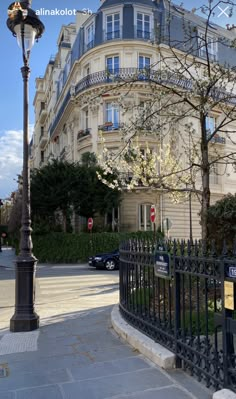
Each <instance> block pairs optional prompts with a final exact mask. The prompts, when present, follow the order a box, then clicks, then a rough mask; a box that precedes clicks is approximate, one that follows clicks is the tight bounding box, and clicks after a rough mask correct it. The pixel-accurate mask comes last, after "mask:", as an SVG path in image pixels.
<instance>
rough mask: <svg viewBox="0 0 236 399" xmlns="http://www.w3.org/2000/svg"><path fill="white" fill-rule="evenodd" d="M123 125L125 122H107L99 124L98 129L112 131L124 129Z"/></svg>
mask: <svg viewBox="0 0 236 399" xmlns="http://www.w3.org/2000/svg"><path fill="white" fill-rule="evenodd" d="M123 126H124V124H123V123H113V122H105V123H104V124H103V125H99V126H98V130H102V131H103V132H110V131H114V130H119V129H122V128H123Z"/></svg>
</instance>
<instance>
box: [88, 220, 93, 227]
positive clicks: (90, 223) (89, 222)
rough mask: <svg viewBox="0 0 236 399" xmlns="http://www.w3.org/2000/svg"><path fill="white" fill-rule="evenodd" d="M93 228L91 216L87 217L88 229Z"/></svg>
mask: <svg viewBox="0 0 236 399" xmlns="http://www.w3.org/2000/svg"><path fill="white" fill-rule="evenodd" d="M92 228H93V218H88V229H89V230H92Z"/></svg>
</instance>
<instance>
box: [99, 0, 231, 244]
mask: <svg viewBox="0 0 236 399" xmlns="http://www.w3.org/2000/svg"><path fill="white" fill-rule="evenodd" d="M226 5H227V6H229V10H230V12H231V13H232V10H233V7H234V6H235V5H236V3H235V2H234V1H231V0H229V1H213V0H211V1H208V3H207V4H206V5H203V6H202V7H199V9H194V10H192V11H191V12H186V11H185V10H183V9H182V8H181V7H176V6H173V5H172V4H171V2H169V12H168V17H167V18H166V28H167V29H166V30H165V32H166V33H165V34H164V35H163V33H162V32H157V33H156V41H154V42H153V46H155V48H156V52H157V54H158V61H157V62H155V63H154V64H152V65H151V66H150V67H146V68H144V69H142V70H140V69H137V70H136V71H134V72H133V74H129V77H128V78H126V77H121V76H119V74H117V77H116V78H117V79H116V80H117V82H116V84H113V85H111V86H110V89H109V90H110V91H112V93H113V95H116V98H117V100H116V101H117V103H118V105H119V108H120V112H121V113H123V114H124V115H125V117H126V120H125V122H124V126H123V128H122V140H121V144H120V147H119V148H118V150H117V152H116V153H111V152H110V151H109V146H108V144H107V143H106V140H105V139H104V138H103V139H102V140H101V141H102V146H103V151H102V154H101V155H100V164H101V165H102V167H103V173H102V174H100V179H102V181H103V182H104V183H107V180H106V174H107V173H112V172H113V171H114V170H116V171H118V178H116V180H115V181H113V183H112V185H113V186H114V187H120V188H123V187H126V188H127V189H132V188H134V187H135V186H138V185H142V186H147V187H150V186H152V187H156V188H159V189H163V190H165V191H169V192H171V193H172V195H173V197H174V199H175V200H176V199H178V197H179V195H180V194H181V193H184V192H185V193H186V192H194V193H195V194H196V195H197V196H198V198H199V201H200V204H201V212H200V217H201V226H202V238H203V239H207V237H208V229H207V210H208V208H209V206H210V196H211V192H210V175H211V174H212V173H214V174H215V175H222V176H223V175H226V174H232V173H235V171H234V167H235V164H236V148H235V144H236V140H235V132H236V73H235V71H236V55H235V54H234V51H235V50H233V57H234V58H235V64H233V61H231V63H229V61H228V60H227V54H229V51H230V49H231V50H232V49H233V48H234V47H235V44H236V40H235V39H234V34H233V29H232V31H230V27H228V30H225V31H223V30H222V29H220V31H217V30H216V28H215V27H214V26H213V24H212V17H213V16H214V14H215V13H216V11H217V10H218V6H221V8H222V7H224V8H225V6H226ZM200 11H201V12H202V13H203V14H204V18H205V19H200V25H199V19H194V14H196V13H198V12H200ZM176 13H180V14H182V25H181V26H182V31H183V38H182V39H181V40H178V39H173V35H172V34H171V31H172V29H173V26H174V24H175V23H176V18H177V17H176ZM178 18H179V15H178ZM178 20H179V19H178ZM196 21H198V22H196ZM235 37H236V36H235ZM218 48H221V51H223V52H224V53H225V57H226V58H225V60H224V61H218V55H217V51H218ZM140 82H141V83H143V82H144V83H146V88H145V92H144V93H143V94H142V95H141V99H140V101H139V103H138V102H137V101H136V103H134V101H133V100H132V96H131V95H130V93H133V92H134V91H135V90H136V89H137V87H138V85H140ZM139 87H140V86H139ZM109 90H108V89H107V88H106V92H108V91H109ZM154 136H155V137H156V143H157V145H156V149H155V151H153V152H151V147H150V145H149V143H150V142H152V140H153V137H154ZM144 148H145V152H143V149H144ZM109 184H110V187H112V186H111V183H110V182H109Z"/></svg>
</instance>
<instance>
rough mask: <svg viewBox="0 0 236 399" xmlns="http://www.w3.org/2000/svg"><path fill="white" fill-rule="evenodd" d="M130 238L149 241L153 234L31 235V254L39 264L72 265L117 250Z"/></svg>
mask: <svg viewBox="0 0 236 399" xmlns="http://www.w3.org/2000/svg"><path fill="white" fill-rule="evenodd" d="M158 234H159V233H157V235H158ZM132 237H137V238H146V239H151V238H153V233H152V232H136V233H93V234H91V235H90V234H88V233H81V234H70V233H50V234H45V235H33V246H34V248H33V253H34V255H35V256H36V258H37V259H38V260H39V262H49V263H60V262H61V263H62V262H63V263H72V262H79V261H87V259H88V257H89V256H91V255H95V254H97V253H102V252H109V251H112V250H115V249H117V248H118V247H119V244H120V242H121V241H124V240H127V239H128V238H132Z"/></svg>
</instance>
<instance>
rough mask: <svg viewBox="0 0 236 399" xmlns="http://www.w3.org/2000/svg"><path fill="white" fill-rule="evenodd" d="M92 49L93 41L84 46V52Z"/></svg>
mask: <svg viewBox="0 0 236 399" xmlns="http://www.w3.org/2000/svg"><path fill="white" fill-rule="evenodd" d="M93 47H94V40H91V41H90V42H89V43H87V44H86V45H85V51H88V50H90V49H91V48H93Z"/></svg>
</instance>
